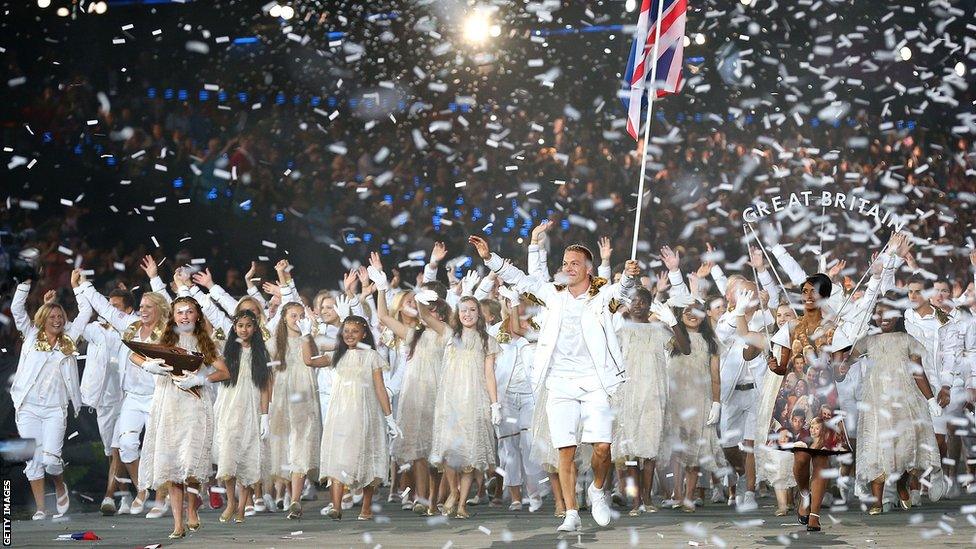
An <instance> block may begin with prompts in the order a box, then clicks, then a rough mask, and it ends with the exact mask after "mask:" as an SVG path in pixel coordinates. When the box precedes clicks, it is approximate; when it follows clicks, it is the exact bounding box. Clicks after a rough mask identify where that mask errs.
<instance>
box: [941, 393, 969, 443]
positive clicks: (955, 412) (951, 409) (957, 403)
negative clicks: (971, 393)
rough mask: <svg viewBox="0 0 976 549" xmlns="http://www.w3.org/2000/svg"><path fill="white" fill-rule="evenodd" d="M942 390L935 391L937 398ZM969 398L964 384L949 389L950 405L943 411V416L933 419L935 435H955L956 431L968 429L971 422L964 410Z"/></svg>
mask: <svg viewBox="0 0 976 549" xmlns="http://www.w3.org/2000/svg"><path fill="white" fill-rule="evenodd" d="M940 389H942V387H939V388H938V389H935V394H936V396H938V395H939V390H940ZM967 398H968V395H967V391H966V387H965V386H964V385H963V384H961V383H960V384H957V385H953V386H952V388H950V389H949V405H948V406H946V407H945V408H943V409H942V415H941V416H939V417H934V418H932V427H933V428H934V429H935V434H937V435H954V434H956V431H958V430H960V429H963V430H964V429H965V428H966V427H967V425H968V424H969V420H968V419H966V412H965V410H963V406H965V405H966V401H967Z"/></svg>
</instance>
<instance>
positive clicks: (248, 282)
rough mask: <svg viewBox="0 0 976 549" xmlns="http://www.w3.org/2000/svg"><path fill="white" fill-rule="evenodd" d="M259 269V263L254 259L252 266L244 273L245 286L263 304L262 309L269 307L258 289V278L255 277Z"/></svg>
mask: <svg viewBox="0 0 976 549" xmlns="http://www.w3.org/2000/svg"><path fill="white" fill-rule="evenodd" d="M257 269H258V265H257V263H255V262H254V261H252V262H251V268H250V269H248V270H247V272H246V273H244V286H245V287H246V288H247V295H249V296H251V297H253V298H254V299H255V300H257V302H258V303H260V304H261V308H262V309H267V308H268V302H267V300H265V299H264V296H263V295H261V290H259V289H258V287H257V284H256V282H257V281H258V279H257V278H255V276H254V275H255V274H256V273H257ZM235 307H236V305H235Z"/></svg>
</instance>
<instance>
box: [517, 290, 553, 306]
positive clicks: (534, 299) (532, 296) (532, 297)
mask: <svg viewBox="0 0 976 549" xmlns="http://www.w3.org/2000/svg"><path fill="white" fill-rule="evenodd" d="M556 288H557V289H561V288H559V286H556ZM520 297H521V298H522V299H524V300H526V301H528V302H529V303H535V304H536V305H538V306H540V307H545V306H546V304H545V302H543V301H542V300H541V299H539V298H538V297H536V296H535V294H530V293H528V292H525V293H523V294H522V295H521V296H520Z"/></svg>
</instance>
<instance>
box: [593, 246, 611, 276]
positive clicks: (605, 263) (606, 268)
mask: <svg viewBox="0 0 976 549" xmlns="http://www.w3.org/2000/svg"><path fill="white" fill-rule="evenodd" d="M597 244H598V245H599V247H600V266H599V267H597V269H596V275H597V276H598V277H600V278H605V279H607V280H610V279H611V278H612V277H613V271H612V269H611V267H610V257H611V255H612V254H613V246H612V245H611V244H610V239H609V238H607V237H605V236H604V237H601V238H600V240H599V241H598V242H597Z"/></svg>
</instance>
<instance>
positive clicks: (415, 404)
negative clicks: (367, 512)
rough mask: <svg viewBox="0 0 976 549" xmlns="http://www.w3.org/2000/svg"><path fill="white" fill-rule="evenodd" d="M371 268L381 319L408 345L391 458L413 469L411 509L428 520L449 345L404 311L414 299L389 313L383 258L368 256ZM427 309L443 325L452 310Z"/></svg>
mask: <svg viewBox="0 0 976 549" xmlns="http://www.w3.org/2000/svg"><path fill="white" fill-rule="evenodd" d="M370 265H371V267H372V270H371V274H372V278H373V280H374V282H376V285H377V289H378V290H379V297H378V299H377V302H376V306H377V316H378V317H379V319H380V322H381V323H382V324H383V325H384V326H385V327H386V328H387V329H389V330H390V331H391V332H392V333H393V335H394V336H395V340H396V341H398V342H406V343H407V344H406V345H405V348H406V359H407V367H406V372H405V373H404V377H403V385H402V387H401V390H400V398H399V399H398V402H397V407H396V418H397V425H399V426H400V428H401V429H402V430H403V436H402V437H398V438H396V439H395V440H394V441H393V443H392V448H391V450H392V454H393V459H394V461H396V462H397V463H399V464H403V465H407V464H409V465H410V472H411V474H412V476H413V492H414V494H415V496H416V498H417V499H416V502H415V503H414V505H413V510H414V512H415V513H417V514H419V515H422V516H430V515H432V514H433V509H434V504H433V502H434V501H435V500H436V499H437V493H438V489H439V486H440V482H439V480H440V478H439V475H438V474H437V473H436V471H433V472H432V471H431V470H430V466H429V464H428V463H427V457H428V456H429V455H430V450H431V445H432V444H433V440H434V401H435V400H436V399H437V386H438V383H439V381H440V375H441V369H442V367H443V360H444V346H445V343H446V341H445V338H443V337H441V336H440V335H439V334H438V333H437V331H435V330H431V329H428V328H427V325H426V324H424V323H421V322H417V317H416V314H413V315H410V314H406V313H408V311H406V310H404V309H406V308H410V309H412V310H413V311H415V309H414V307H416V301H414V299H413V296H412V295H408V296H405V297H404V298H403V300H402V302H401V304H400V305H401V306H400V307H398V308H394V311H393V312H392V313H391V311H390V309H389V307H387V304H386V293H387V291H388V287H389V283H388V282H387V279H386V275H385V274H384V273H383V264H382V263H381V261H380V258H379V254H377V253H375V252H374V253H372V254H371V255H370ZM428 309H429V311H430V314H431V315H432V316H433V317H434V318H436V319H437V320H438V321H440V322H442V323H444V322H447V321H448V320H449V319H450V317H451V309H450V307H449V306H448V304H447V303H446V302H445V301H443V300H441V299H438V300H436V301H434V302H433V303H431V304H430V305H429V307H428ZM394 346H395V347H396V346H397V345H396V344H394Z"/></svg>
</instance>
